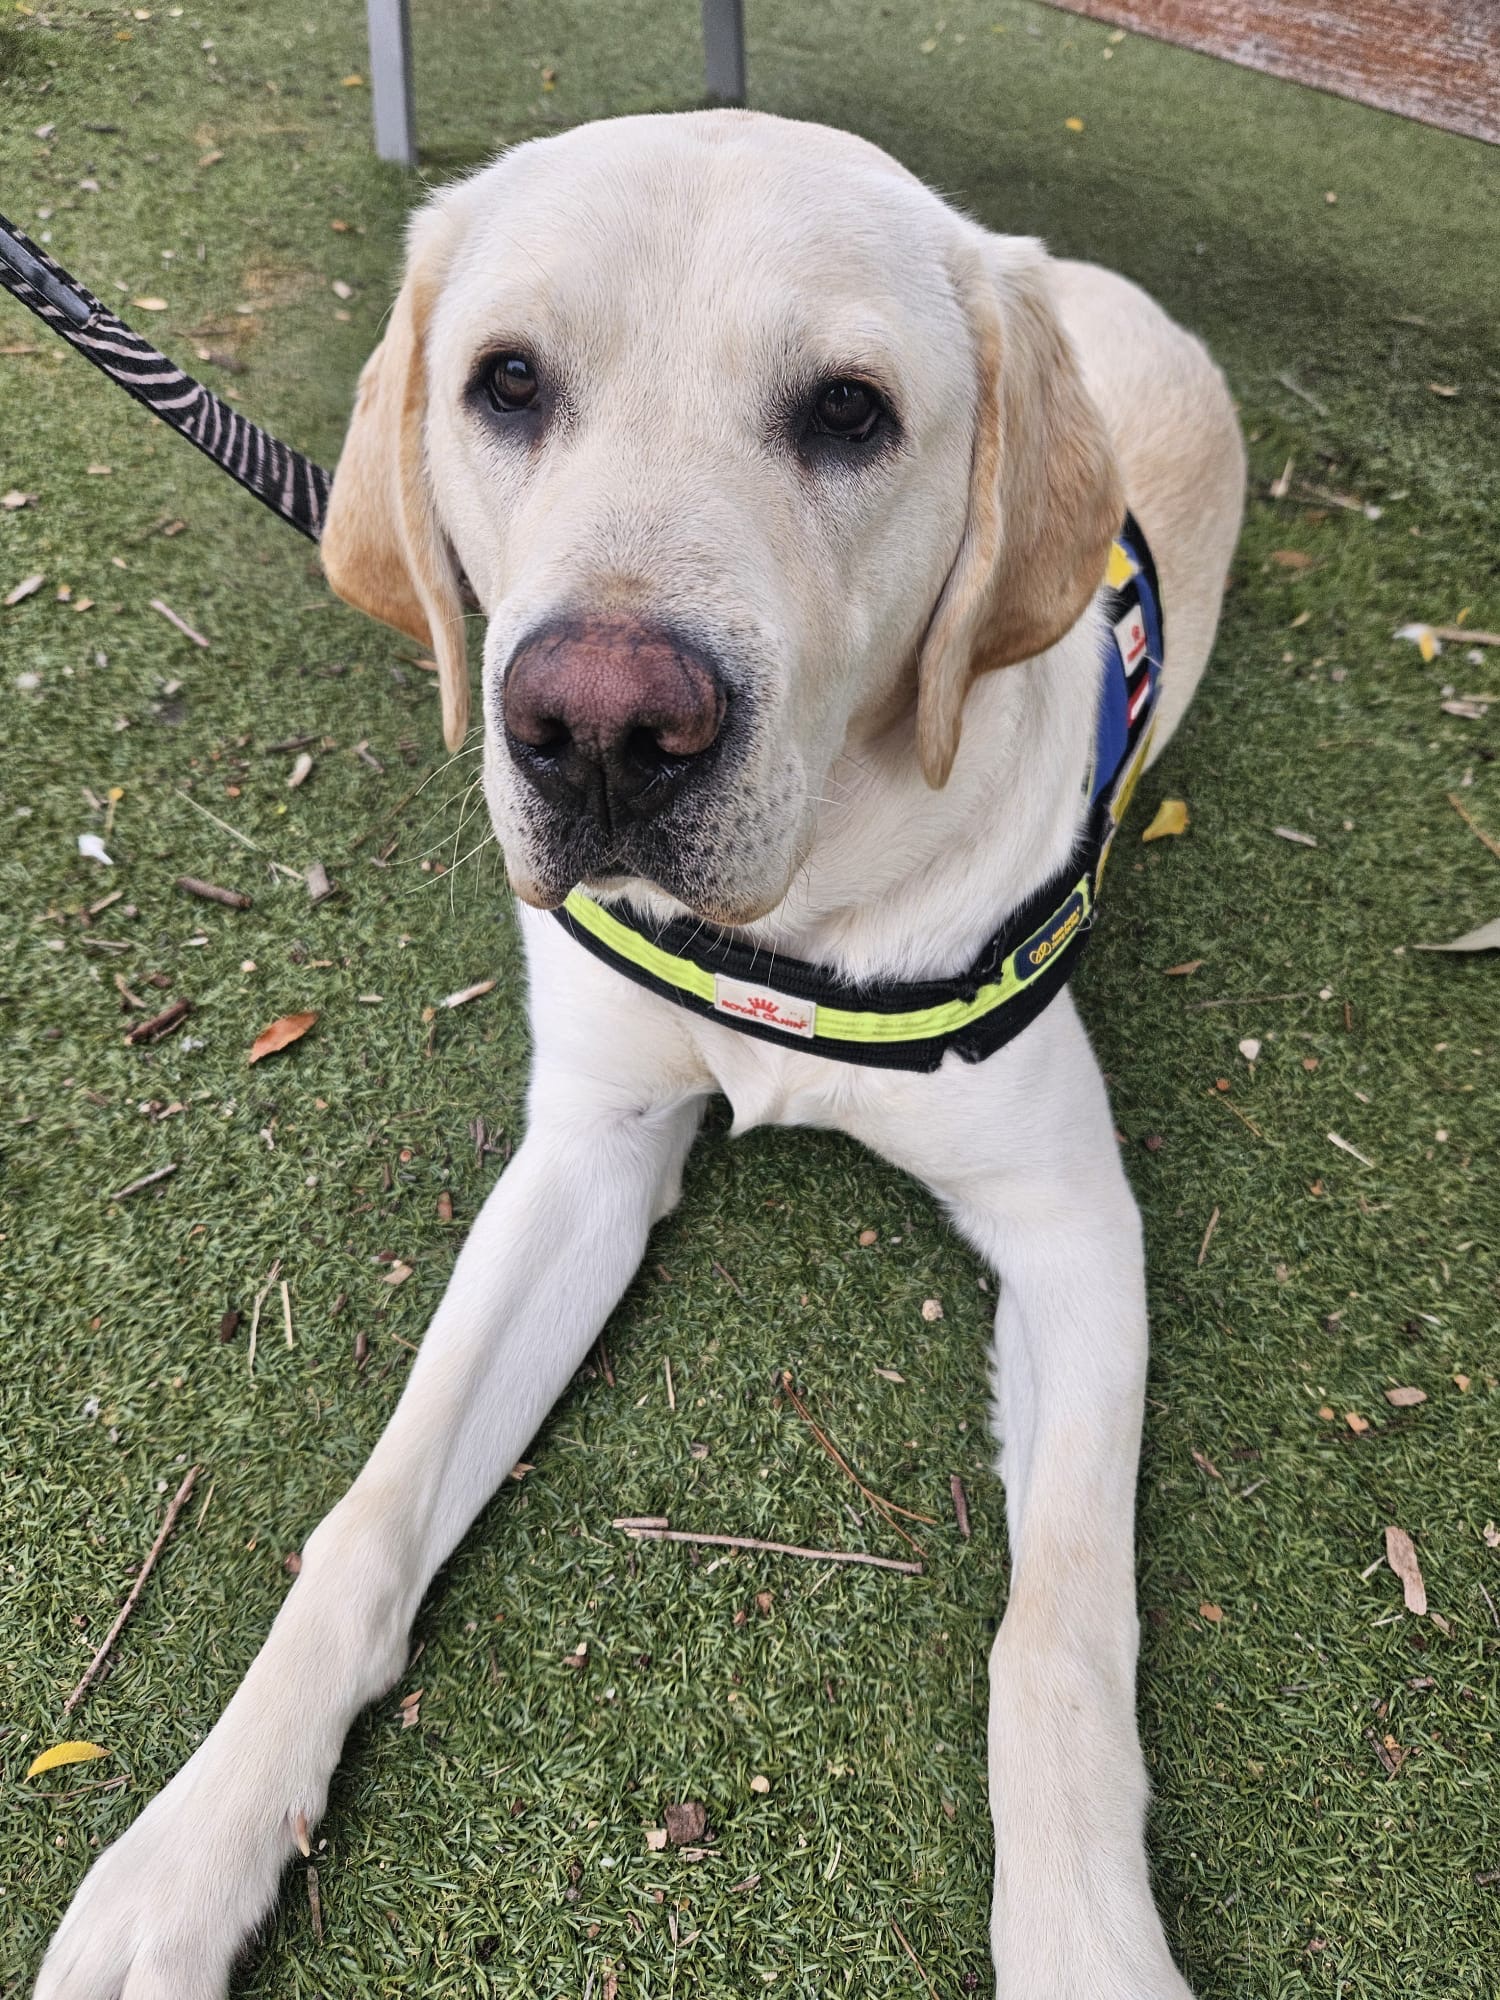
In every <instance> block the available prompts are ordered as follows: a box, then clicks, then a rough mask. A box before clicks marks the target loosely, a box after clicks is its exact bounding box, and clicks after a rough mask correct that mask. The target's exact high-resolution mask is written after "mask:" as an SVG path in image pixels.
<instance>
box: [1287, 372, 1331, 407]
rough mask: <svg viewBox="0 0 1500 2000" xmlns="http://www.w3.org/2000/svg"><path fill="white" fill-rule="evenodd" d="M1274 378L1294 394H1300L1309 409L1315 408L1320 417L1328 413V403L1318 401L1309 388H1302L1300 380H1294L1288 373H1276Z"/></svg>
mask: <svg viewBox="0 0 1500 2000" xmlns="http://www.w3.org/2000/svg"><path fill="white" fill-rule="evenodd" d="M1276 380H1277V381H1278V382H1279V383H1280V384H1281V386H1282V388H1283V389H1290V390H1291V392H1292V394H1293V395H1294V396H1300V397H1301V398H1302V400H1303V402H1304V403H1306V404H1307V406H1308V408H1309V409H1313V410H1316V411H1317V413H1318V415H1319V416H1320V417H1326V416H1327V415H1328V405H1327V404H1326V403H1320V402H1319V401H1318V399H1317V397H1316V396H1315V395H1314V394H1313V392H1312V390H1311V389H1304V388H1303V386H1302V384H1301V383H1300V382H1294V381H1293V380H1292V378H1291V376H1290V375H1278V376H1277V377H1276Z"/></svg>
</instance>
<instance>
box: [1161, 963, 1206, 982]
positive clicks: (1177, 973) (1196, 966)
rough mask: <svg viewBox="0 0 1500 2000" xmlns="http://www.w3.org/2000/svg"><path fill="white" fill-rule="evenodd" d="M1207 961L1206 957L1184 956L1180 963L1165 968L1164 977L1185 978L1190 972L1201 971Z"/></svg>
mask: <svg viewBox="0 0 1500 2000" xmlns="http://www.w3.org/2000/svg"><path fill="white" fill-rule="evenodd" d="M1207 963H1208V960H1207V959H1206V958H1185V959H1184V960H1183V961H1182V963H1181V965H1169V966H1168V967H1167V970H1166V977H1167V978H1168V979H1186V978H1187V976H1188V974H1189V973H1191V972H1201V971H1202V970H1203V968H1204V966H1205V965H1207Z"/></svg>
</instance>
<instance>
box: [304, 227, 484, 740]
mask: <svg viewBox="0 0 1500 2000" xmlns="http://www.w3.org/2000/svg"><path fill="white" fill-rule="evenodd" d="M445 223H446V218H445V217H444V215H443V213H442V211H441V209H429V210H427V211H425V212H424V213H423V214H422V215H421V216H419V217H418V219H417V222H416V225H415V226H414V228H413V230H412V232H411V237H410V240H409V243H408V247H407V259H406V276H405V279H404V281H403V283H402V286H401V291H400V293H399V295H398V297H397V299H396V303H395V305H394V306H393V307H392V309H391V316H390V320H389V322H388V323H387V326H386V331H385V338H384V339H383V340H382V341H381V343H380V345H379V346H378V347H377V348H376V350H375V352H374V353H373V354H372V355H371V356H370V358H369V360H368V361H367V362H366V363H365V365H364V368H363V370H362V371H361V374H360V378H359V389H358V392H357V394H356V396H355V402H354V415H353V416H352V417H351V418H350V421H349V432H348V435H347V436H346V438H345V439H344V449H343V451H342V453H341V454H340V457H339V462H338V469H337V471H336V472H335V473H334V479H333V493H332V496H331V498H330V500H329V504H328V519H327V522H326V524H325V526H324V529H323V537H322V542H321V553H322V558H323V569H324V572H325V574H326V575H327V578H328V581H329V582H330V583H331V584H332V585H333V587H334V589H335V590H336V591H337V592H338V594H339V596H340V597H342V598H345V599H346V600H347V601H348V602H349V603H350V604H352V605H354V606H355V607H356V608H357V609H358V610H360V611H367V612H369V614H370V616H371V617H372V618H379V619H381V620H383V621H384V623H385V624H387V625H394V626H395V628H396V630H397V631H398V632H404V633H405V634H406V635H407V637H408V638H410V639H415V640H416V642H417V644H418V645H419V646H425V647H429V648H430V649H431V651H432V654H433V657H434V658H435V659H436V661H437V666H438V688H439V690H440V692H441V695H442V702H443V736H444V739H445V740H446V742H447V745H448V748H449V749H450V750H457V749H458V748H459V747H460V746H461V745H462V743H463V740H464V734H465V732H466V731H467V729H468V726H469V666H468V657H467V652H466V648H465V639H464V614H463V600H462V597H461V595H460V589H459V578H458V570H457V565H456V563H455V561H454V557H453V553H452V551H451V550H450V549H449V547H448V545H447V541H446V538H445V537H444V535H443V531H442V528H441V527H440V525H439V523H438V519H437V515H436V513H435V511H434V507H433V497H432V482H431V478H430V476H429V473H428V467H427V450H426V443H425V438H424V431H425V419H426V414H427V365H426V340H427V324H428V320H429V318H430V317H431V312H432V305H433V301H434V299H435V298H436V296H437V291H438V286H439V284H440V282H441V268H442V263H443V256H442V251H443V246H444V244H445V241H446V238H447V234H448V231H447V229H446V227H445Z"/></svg>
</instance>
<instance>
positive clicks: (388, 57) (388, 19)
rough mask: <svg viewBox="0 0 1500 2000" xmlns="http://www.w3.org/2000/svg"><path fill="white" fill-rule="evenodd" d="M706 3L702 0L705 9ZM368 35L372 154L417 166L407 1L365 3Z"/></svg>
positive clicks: (379, 0)
mask: <svg viewBox="0 0 1500 2000" xmlns="http://www.w3.org/2000/svg"><path fill="white" fill-rule="evenodd" d="M707 4H708V0H704V5H705V8H706V7H707ZM365 21H366V24H367V26H368V29H369V36H370V93H371V97H372V99H373V102H374V109H375V151H376V153H377V154H378V155H379V157H380V158H381V159H382V160H396V161H398V162H399V163H400V165H402V166H403V167H414V166H415V165H416V164H417V121H416V114H415V111H414V109H413V105H412V89H411V20H410V17H409V16H408V13H407V0H365Z"/></svg>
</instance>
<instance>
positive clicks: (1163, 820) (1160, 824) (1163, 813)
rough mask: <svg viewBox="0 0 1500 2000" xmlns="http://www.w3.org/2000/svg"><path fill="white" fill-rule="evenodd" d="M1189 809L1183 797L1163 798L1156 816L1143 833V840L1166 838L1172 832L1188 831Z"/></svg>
mask: <svg viewBox="0 0 1500 2000" xmlns="http://www.w3.org/2000/svg"><path fill="white" fill-rule="evenodd" d="M1187 830H1188V809H1187V803H1186V801H1185V800H1183V799H1163V800H1162V802H1161V804H1160V805H1159V806H1158V807H1157V808H1156V817H1155V819H1153V820H1152V822H1151V824H1150V825H1149V826H1148V827H1147V828H1146V831H1145V832H1144V833H1143V834H1142V835H1141V839H1142V840H1165V839H1166V838H1167V837H1168V835H1170V834H1178V833H1186V832H1187Z"/></svg>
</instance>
